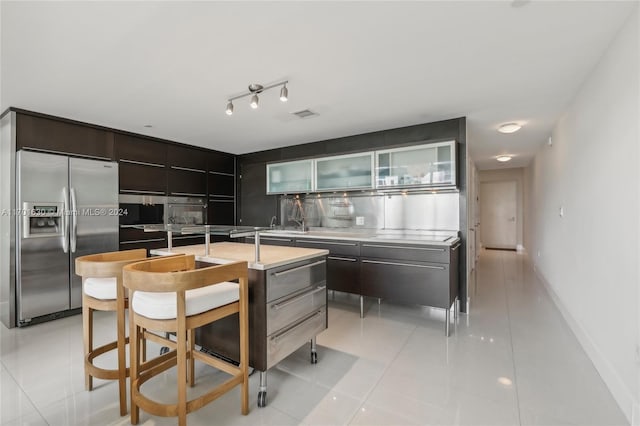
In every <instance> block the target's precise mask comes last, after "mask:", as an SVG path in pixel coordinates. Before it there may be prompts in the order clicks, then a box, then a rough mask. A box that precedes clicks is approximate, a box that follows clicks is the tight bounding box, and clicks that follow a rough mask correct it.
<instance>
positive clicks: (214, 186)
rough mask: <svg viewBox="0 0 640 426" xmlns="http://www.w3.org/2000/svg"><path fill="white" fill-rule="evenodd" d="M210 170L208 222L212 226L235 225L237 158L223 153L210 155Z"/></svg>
mask: <svg viewBox="0 0 640 426" xmlns="http://www.w3.org/2000/svg"><path fill="white" fill-rule="evenodd" d="M208 170H209V173H208V174H207V188H208V194H209V199H208V207H209V209H208V212H207V215H208V218H207V219H208V222H209V224H210V225H235V224H236V177H235V156H233V155H230V154H225V153H221V152H212V153H210V154H209V157H208Z"/></svg>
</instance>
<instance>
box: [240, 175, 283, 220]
mask: <svg viewBox="0 0 640 426" xmlns="http://www.w3.org/2000/svg"><path fill="white" fill-rule="evenodd" d="M240 174H241V176H242V179H241V180H240V186H241V188H242V190H241V195H240V206H239V209H240V220H241V222H240V225H250V226H269V224H270V223H271V217H273V216H276V215H278V214H279V213H278V196H276V195H267V169H266V164H265V163H255V164H246V165H244V166H243V167H242V170H241V171H240Z"/></svg>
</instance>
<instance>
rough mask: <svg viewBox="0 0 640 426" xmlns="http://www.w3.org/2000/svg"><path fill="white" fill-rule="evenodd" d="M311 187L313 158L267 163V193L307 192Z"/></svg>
mask: <svg viewBox="0 0 640 426" xmlns="http://www.w3.org/2000/svg"><path fill="white" fill-rule="evenodd" d="M312 188H313V160H301V161H289V162H286V163H273V164H267V194H289V193H292V192H309V191H311V190H312Z"/></svg>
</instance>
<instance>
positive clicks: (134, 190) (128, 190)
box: [120, 189, 164, 195]
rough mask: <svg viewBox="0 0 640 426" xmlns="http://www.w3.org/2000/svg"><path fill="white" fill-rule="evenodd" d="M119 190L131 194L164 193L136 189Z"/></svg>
mask: <svg viewBox="0 0 640 426" xmlns="http://www.w3.org/2000/svg"><path fill="white" fill-rule="evenodd" d="M120 192H126V193H131V194H152V195H164V191H139V190H137V189H121V190H120Z"/></svg>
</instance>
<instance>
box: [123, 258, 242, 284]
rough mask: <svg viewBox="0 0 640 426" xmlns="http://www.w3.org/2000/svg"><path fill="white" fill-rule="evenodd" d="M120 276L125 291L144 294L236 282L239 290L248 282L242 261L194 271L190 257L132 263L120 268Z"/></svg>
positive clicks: (192, 260)
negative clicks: (142, 292)
mask: <svg viewBox="0 0 640 426" xmlns="http://www.w3.org/2000/svg"><path fill="white" fill-rule="evenodd" d="M123 273H124V281H123V285H124V286H125V287H126V288H128V289H129V290H133V291H147V292H183V291H187V290H193V289H196V288H200V287H206V286H208V285H212V284H217V283H221V282H225V281H233V280H236V279H238V280H240V285H241V287H242V286H246V285H247V279H248V269H247V262H246V261H240V262H233V263H228V264H224V265H213V266H209V267H205V268H199V269H195V257H194V256H193V255H186V256H177V257H166V258H165V257H157V258H154V259H148V260H144V261H142V262H136V263H132V264H129V265H127V266H125V267H124V269H123Z"/></svg>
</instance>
